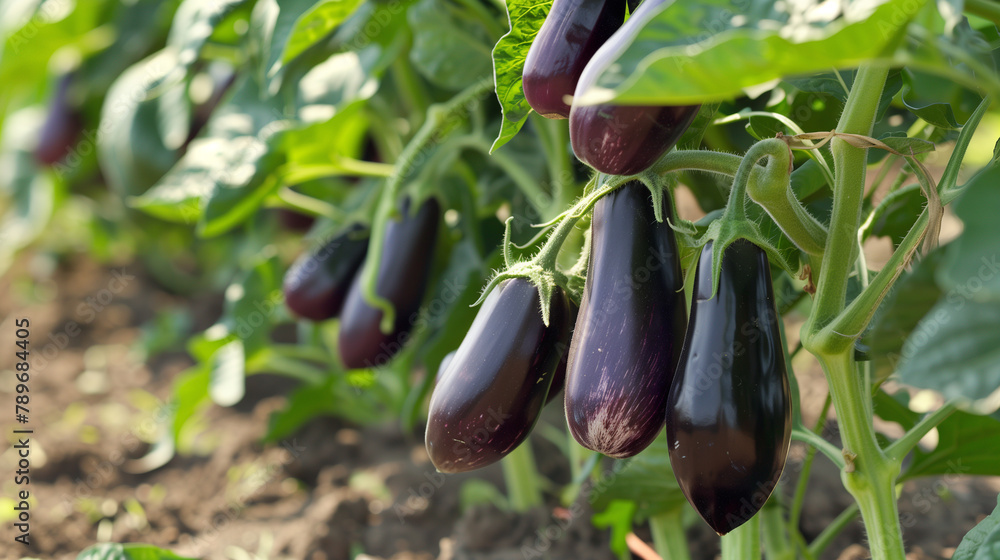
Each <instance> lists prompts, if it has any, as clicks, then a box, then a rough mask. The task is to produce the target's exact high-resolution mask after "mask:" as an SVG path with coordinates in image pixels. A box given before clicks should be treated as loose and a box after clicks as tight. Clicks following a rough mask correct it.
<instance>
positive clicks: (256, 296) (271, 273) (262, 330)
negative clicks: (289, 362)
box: [221, 257, 284, 359]
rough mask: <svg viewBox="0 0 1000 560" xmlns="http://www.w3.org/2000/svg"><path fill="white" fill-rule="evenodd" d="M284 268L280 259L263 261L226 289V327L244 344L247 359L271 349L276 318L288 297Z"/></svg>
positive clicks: (224, 312) (272, 258) (274, 258)
mask: <svg viewBox="0 0 1000 560" xmlns="http://www.w3.org/2000/svg"><path fill="white" fill-rule="evenodd" d="M283 274H284V267H283V266H282V265H281V263H280V261H279V260H278V258H277V257H270V258H268V259H265V260H262V261H261V262H259V263H257V264H256V265H255V266H253V267H252V268H250V269H249V270H247V271H245V272H244V273H243V274H242V275H241V276H240V278H238V279H237V280H236V281H235V282H233V283H232V284H230V285H229V287H228V288H227V289H226V303H225V310H224V311H223V316H222V321H221V322H222V324H224V325H226V328H227V330H228V331H229V332H230V333H232V334H235V335H236V336H237V337H239V338H240V339H241V340H242V341H243V346H244V352H245V355H246V357H247V359H250V358H252V357H253V356H254V354H255V353H256V352H258V351H260V350H261V349H262V348H264V347H265V346H267V343H268V341H269V340H270V334H271V327H272V325H273V324H274V322H275V319H276V317H275V315H276V314H277V313H278V312H280V311H281V306H282V304H283V302H284V298H283V295H282V292H281V280H282V276H283Z"/></svg>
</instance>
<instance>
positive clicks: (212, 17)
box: [167, 0, 247, 68]
mask: <svg viewBox="0 0 1000 560" xmlns="http://www.w3.org/2000/svg"><path fill="white" fill-rule="evenodd" d="M245 3H247V0H207V1H206V0H184V2H182V3H181V5H180V7H178V8H177V12H176V13H175V14H174V19H173V24H172V25H171V26H170V35H169V36H168V37H167V45H169V46H170V47H172V48H174V49H176V52H177V60H178V62H179V63H180V64H181V66H182V67H183V68H188V67H190V65H191V64H193V63H194V62H195V61H196V60H198V56H199V55H200V54H201V49H202V47H204V46H205V43H207V42H208V39H209V38H210V37H211V36H212V32H213V31H214V30H215V26H216V25H218V24H219V22H221V21H222V20H223V19H224V18H225V17H226V16H227V15H229V14H230V13H232V12H233V10H235V9H236V8H238V7H240V6H241V5H243V4H245Z"/></svg>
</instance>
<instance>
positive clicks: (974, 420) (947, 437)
mask: <svg viewBox="0 0 1000 560" xmlns="http://www.w3.org/2000/svg"><path fill="white" fill-rule="evenodd" d="M937 433H938V444H937V446H936V447H935V448H934V449H933V450H931V451H924V450H923V449H920V448H917V449H915V450H914V451H913V460H912V461H911V462H910V464H909V466H908V467H906V468H905V472H904V473H903V475H902V478H916V477H918V476H935V475H945V476H952V477H957V476H968V475H973V476H975V475H980V476H996V475H1000V421H998V420H997V419H996V418H994V417H992V416H977V415H975V414H970V413H968V412H962V411H958V412H954V413H952V414H951V416H949V417H948V418H947V419H946V420H945V421H944V422H942V423H941V424H939V425H938V427H937Z"/></svg>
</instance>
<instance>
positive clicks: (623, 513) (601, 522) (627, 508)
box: [590, 500, 636, 559]
mask: <svg viewBox="0 0 1000 560" xmlns="http://www.w3.org/2000/svg"><path fill="white" fill-rule="evenodd" d="M635 509H636V506H635V502H632V501H628V500H614V501H612V502H610V503H609V504H608V507H607V508H605V509H604V511H602V512H601V513H595V514H594V515H593V516H592V517H591V518H590V520H591V523H593V524H594V527H597V528H598V529H606V528H608V527H610V528H611V543H610V545H611V551H612V552H614V553H615V554H617V555H618V558H621V559H625V558H631V555H630V554H629V550H628V542H627V541H626V540H625V537H626V536H627V535H628V534H629V533H631V532H632V519H633V518H634V517H635Z"/></svg>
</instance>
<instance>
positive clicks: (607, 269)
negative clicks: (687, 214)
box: [566, 181, 685, 457]
mask: <svg viewBox="0 0 1000 560" xmlns="http://www.w3.org/2000/svg"><path fill="white" fill-rule="evenodd" d="M649 199H650V197H649V191H648V190H647V189H646V187H645V186H644V185H643V184H642V183H640V182H638V181H632V182H630V183H627V184H626V185H625V186H623V187H622V188H620V189H618V190H617V191H615V192H612V193H611V194H609V195H607V196H605V197H604V198H602V199H601V200H600V201H598V202H597V205H596V206H594V219H593V221H592V223H591V249H590V250H591V253H590V263H589V268H588V271H587V281H586V284H585V285H584V293H583V301H582V302H581V303H580V313H579V315H578V316H577V320H576V328H575V329H574V331H573V342H572V345H571V346H570V350H569V365H568V368H567V371H566V420H567V422H568V423H569V427H570V431H571V432H572V433H573V437H575V438H576V440H577V441H578V442H580V444H581V445H583V446H584V447H586V448H588V449H593V450H594V451H599V452H601V453H603V454H605V455H608V456H611V457H631V456H632V455H635V454H636V453H639V452H640V451H642V450H643V449H645V448H646V446H648V445H649V444H650V443H651V442H652V441H653V439H654V438H656V435H657V434H658V433H659V432H660V429H661V428H662V427H663V421H664V415H665V410H666V403H667V392H668V390H669V389H670V380H671V378H672V377H673V373H674V368H675V367H676V365H677V359H678V357H679V355H680V347H681V336H682V335H683V333H684V326H685V316H684V313H685V309H684V294H683V292H682V288H683V284H684V279H683V276H682V275H681V268H680V259H679V254H678V251H677V242H676V240H675V239H674V232H673V231H672V230H671V229H670V226H669V225H668V224H667V223H666V222H664V223H657V221H656V219H655V217H654V215H653V206H652V204H650V200H649ZM669 204H670V203H669V197H666V196H665V197H663V206H664V209H663V214H664V215H665V216H670V215H671V214H670V208H669Z"/></svg>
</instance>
